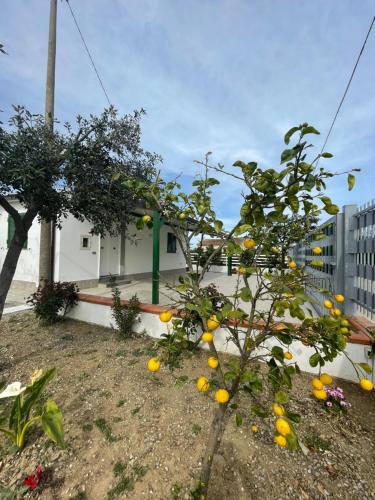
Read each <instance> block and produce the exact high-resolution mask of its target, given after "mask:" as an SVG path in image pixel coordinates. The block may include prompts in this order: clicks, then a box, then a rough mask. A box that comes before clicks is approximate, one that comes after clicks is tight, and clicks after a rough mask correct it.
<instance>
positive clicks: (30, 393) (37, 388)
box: [22, 368, 56, 420]
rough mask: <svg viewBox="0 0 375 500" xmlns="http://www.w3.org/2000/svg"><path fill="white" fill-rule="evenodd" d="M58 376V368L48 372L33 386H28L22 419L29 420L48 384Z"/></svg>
mask: <svg viewBox="0 0 375 500" xmlns="http://www.w3.org/2000/svg"><path fill="white" fill-rule="evenodd" d="M55 375H56V368H51V369H50V370H47V371H46V372H45V373H44V374H43V375H42V376H41V377H40V378H39V379H38V380H37V381H36V382H34V384H33V385H31V386H28V387H27V389H26V391H25V392H24V404H23V406H22V418H25V419H26V420H27V419H28V418H29V415H30V412H31V409H32V407H33V406H34V404H35V403H36V402H37V400H38V398H39V396H40V394H41V392H42V391H43V389H44V387H45V386H46V385H47V384H48V382H49V381H50V380H51V379H52V378H53V377H54V376H55Z"/></svg>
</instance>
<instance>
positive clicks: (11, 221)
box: [7, 214, 27, 250]
mask: <svg viewBox="0 0 375 500" xmlns="http://www.w3.org/2000/svg"><path fill="white" fill-rule="evenodd" d="M24 215H25V214H20V216H21V217H23V216H24ZM15 230H16V226H15V224H14V219H13V217H12V216H11V215H8V238H7V248H9V245H10V242H11V241H12V238H13V236H14V233H15ZM22 249H23V250H26V249H27V238H26V241H25V243H24V244H23V247H22Z"/></svg>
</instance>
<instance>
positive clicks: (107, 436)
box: [94, 418, 121, 443]
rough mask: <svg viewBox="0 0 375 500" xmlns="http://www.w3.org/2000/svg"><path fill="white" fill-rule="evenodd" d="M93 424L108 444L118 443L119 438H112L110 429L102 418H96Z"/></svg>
mask: <svg viewBox="0 0 375 500" xmlns="http://www.w3.org/2000/svg"><path fill="white" fill-rule="evenodd" d="M94 424H95V425H96V427H97V428H98V429H99V430H100V431H101V432H102V433H103V435H104V437H105V440H106V441H108V442H109V443H115V442H116V441H120V439H121V438H120V437H118V436H114V435H113V434H112V429H111V427H110V425H109V424H108V423H107V421H106V420H105V419H104V418H97V419H96V420H95V421H94Z"/></svg>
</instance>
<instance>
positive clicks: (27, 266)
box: [0, 201, 186, 289]
mask: <svg viewBox="0 0 375 500" xmlns="http://www.w3.org/2000/svg"><path fill="white" fill-rule="evenodd" d="M12 204H13V206H14V207H15V208H16V209H17V210H18V211H19V212H20V213H22V208H21V205H20V203H19V202H18V201H12ZM143 213H144V212H142V213H140V214H134V216H135V218H136V217H137V216H142V215H143ZM91 229H92V226H91V224H90V223H89V222H88V221H84V222H80V221H78V220H77V219H75V218H74V217H73V216H69V217H68V218H67V219H65V220H64V221H63V224H62V228H61V229H57V228H56V229H55V244H54V253H53V279H54V281H74V282H76V283H77V284H78V286H79V287H80V288H81V289H82V288H91V287H94V286H96V285H97V284H98V282H99V280H100V279H105V278H108V277H109V276H110V275H113V276H116V277H121V278H130V279H131V278H133V279H134V278H143V277H147V276H149V275H151V272H152V249H153V237H152V229H149V228H145V229H143V230H141V231H140V230H138V229H136V227H135V223H132V224H129V226H128V228H127V232H126V234H121V235H118V236H104V237H101V236H97V235H92V234H91V233H90V231H91ZM13 231H14V225H13V220H12V218H10V217H9V216H8V213H7V212H6V211H4V210H3V209H1V208H0V269H1V267H2V264H3V262H4V259H5V256H6V253H7V249H8V242H9V240H10V238H11V237H12V232H13ZM39 247H40V223H39V222H38V221H37V220H35V221H34V223H33V225H32V227H31V228H30V231H29V234H28V239H27V242H26V243H25V247H24V249H23V250H22V252H21V256H20V258H19V261H18V265H17V270H16V273H15V276H14V282H15V283H20V284H24V285H25V286H29V287H30V286H32V287H35V285H37V284H38V282H39ZM185 266H186V264H185V258H184V255H183V253H182V251H181V248H180V247H179V245H178V243H177V241H176V239H175V236H174V234H173V231H172V230H171V228H170V227H169V226H168V225H167V224H164V225H162V226H161V229H160V266H159V269H160V271H161V272H163V271H184V270H185Z"/></svg>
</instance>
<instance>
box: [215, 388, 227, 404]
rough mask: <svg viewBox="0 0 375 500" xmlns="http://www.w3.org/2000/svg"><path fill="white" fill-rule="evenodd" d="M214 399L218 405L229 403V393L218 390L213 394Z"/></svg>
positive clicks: (224, 390)
mask: <svg viewBox="0 0 375 500" xmlns="http://www.w3.org/2000/svg"><path fill="white" fill-rule="evenodd" d="M215 399H216V401H217V402H218V403H221V404H224V403H228V401H229V392H228V391H227V390H226V389H218V390H217V391H216V392H215Z"/></svg>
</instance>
